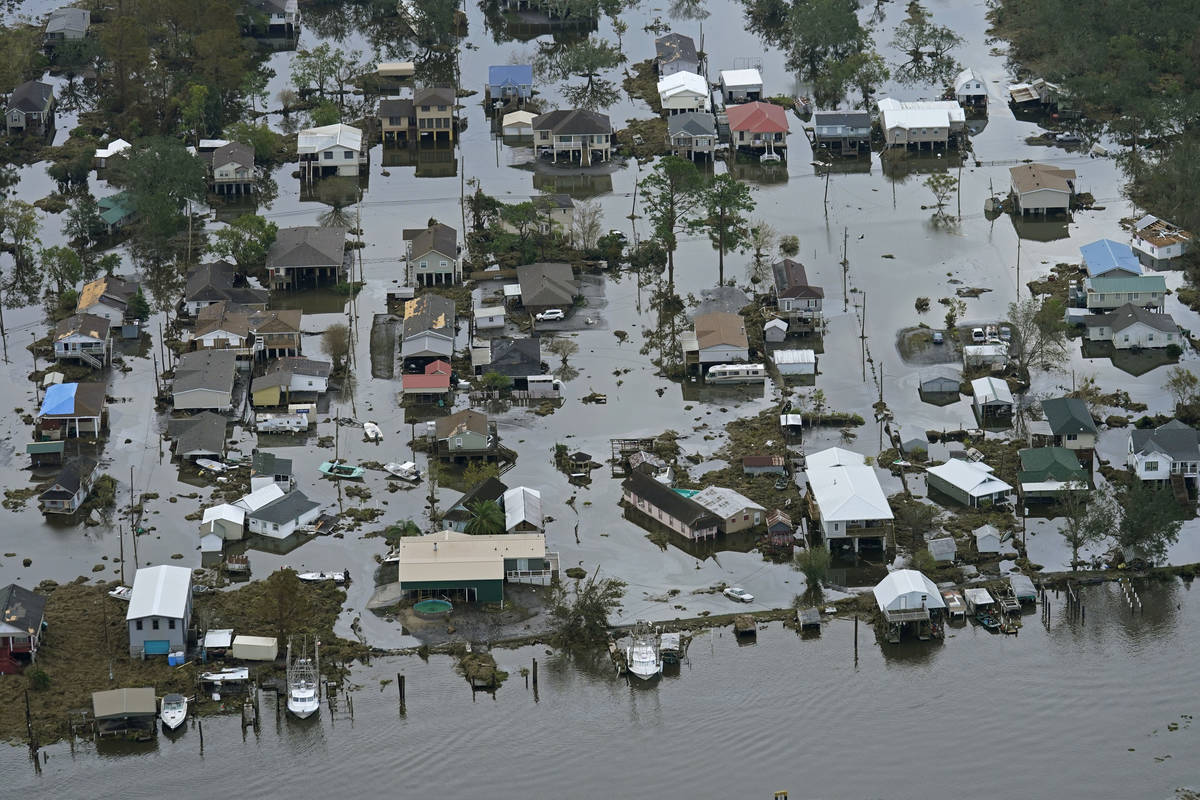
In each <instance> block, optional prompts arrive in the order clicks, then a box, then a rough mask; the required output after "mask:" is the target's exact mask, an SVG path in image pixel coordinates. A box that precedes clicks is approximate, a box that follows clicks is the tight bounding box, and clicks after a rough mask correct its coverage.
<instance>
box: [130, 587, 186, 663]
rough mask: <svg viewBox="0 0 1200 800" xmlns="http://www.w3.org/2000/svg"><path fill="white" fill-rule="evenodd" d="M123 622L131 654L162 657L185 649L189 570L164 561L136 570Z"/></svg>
mask: <svg viewBox="0 0 1200 800" xmlns="http://www.w3.org/2000/svg"><path fill="white" fill-rule="evenodd" d="M125 622H126V623H127V624H128V626H129V655H131V656H140V657H143V658H144V657H145V656H165V655H166V654H167V653H173V652H175V651H176V650H186V649H187V642H188V629H189V628H190V627H191V624H192V571H191V570H190V569H188V568H187V567H173V566H168V565H165V564H164V565H160V566H157V567H142V568H141V569H139V570H138V571H137V574H135V575H134V577H133V591H131V592H130V594H129V610H128V611H126V612H125Z"/></svg>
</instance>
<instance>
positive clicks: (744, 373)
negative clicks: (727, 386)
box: [704, 364, 767, 384]
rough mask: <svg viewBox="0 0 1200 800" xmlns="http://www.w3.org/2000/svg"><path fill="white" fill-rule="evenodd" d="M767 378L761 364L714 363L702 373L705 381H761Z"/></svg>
mask: <svg viewBox="0 0 1200 800" xmlns="http://www.w3.org/2000/svg"><path fill="white" fill-rule="evenodd" d="M766 379H767V368H766V366H765V365H763V364H714V365H713V366H712V367H710V368H709V370H708V372H707V373H706V374H705V375H704V382H705V383H715V384H720V383H762V382H763V381H765V380H766Z"/></svg>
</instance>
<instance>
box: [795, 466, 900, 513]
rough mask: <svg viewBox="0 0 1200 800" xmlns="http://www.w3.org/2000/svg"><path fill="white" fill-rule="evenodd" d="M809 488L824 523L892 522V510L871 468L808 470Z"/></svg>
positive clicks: (811, 468) (851, 467) (810, 467)
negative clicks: (852, 521) (856, 521)
mask: <svg viewBox="0 0 1200 800" xmlns="http://www.w3.org/2000/svg"><path fill="white" fill-rule="evenodd" d="M808 485H809V488H810V489H811V490H812V493H813V497H814V498H815V499H816V501H817V507H818V508H819V509H820V511H821V521H822V522H849V521H851V520H880V519H892V509H891V507H890V506H889V505H888V501H887V498H886V497H885V496H884V494H883V488H882V487H881V486H880V485H879V478H878V476H876V474H875V470H874V469H872V468H871V467H868V466H863V465H855V466H848V467H830V468H828V469H814V468H813V467H812V466H811V465H809V468H808Z"/></svg>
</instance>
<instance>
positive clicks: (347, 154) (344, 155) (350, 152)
mask: <svg viewBox="0 0 1200 800" xmlns="http://www.w3.org/2000/svg"><path fill="white" fill-rule="evenodd" d="M342 158H354V151H353V150H344V151H342Z"/></svg>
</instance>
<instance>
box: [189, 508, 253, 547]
mask: <svg viewBox="0 0 1200 800" xmlns="http://www.w3.org/2000/svg"><path fill="white" fill-rule="evenodd" d="M245 532H246V509H244V508H239V507H238V506H233V505H229V504H228V503H221V504H220V505H215V506H209V507H208V508H206V509H204V515H203V516H202V517H201V519H200V535H201V536H205V535H213V534H215V535H217V536H220V537H221V539H222V540H223V541H227V542H229V541H240V540H241V538H242V537H243V536H244V535H245Z"/></svg>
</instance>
